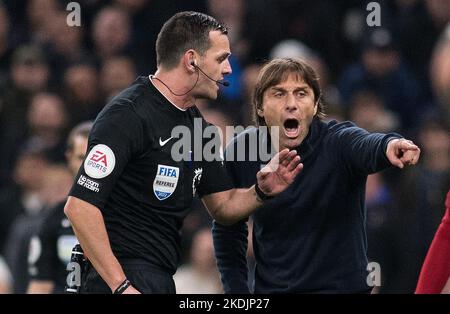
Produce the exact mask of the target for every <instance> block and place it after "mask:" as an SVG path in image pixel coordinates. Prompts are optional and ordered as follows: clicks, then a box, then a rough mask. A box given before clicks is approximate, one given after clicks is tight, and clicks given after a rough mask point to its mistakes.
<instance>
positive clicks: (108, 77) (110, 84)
mask: <svg viewBox="0 0 450 314" xmlns="http://www.w3.org/2000/svg"><path fill="white" fill-rule="evenodd" d="M135 79H136V69H135V67H134V64H133V61H132V60H131V59H130V58H128V57H119V56H117V57H112V58H109V59H106V60H105V61H104V62H103V65H102V69H101V72H100V85H101V90H102V94H103V95H104V97H105V101H106V102H107V101H109V99H111V98H112V97H114V96H115V95H116V94H118V93H119V91H121V90H123V89H124V88H126V87H128V86H129V85H130V84H131V83H133V81H134V80H135Z"/></svg>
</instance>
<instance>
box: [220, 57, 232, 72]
mask: <svg viewBox="0 0 450 314" xmlns="http://www.w3.org/2000/svg"><path fill="white" fill-rule="evenodd" d="M232 72H233V70H232V69H231V64H230V60H228V59H226V60H225V61H224V62H223V68H222V74H223V75H229V74H231V73H232Z"/></svg>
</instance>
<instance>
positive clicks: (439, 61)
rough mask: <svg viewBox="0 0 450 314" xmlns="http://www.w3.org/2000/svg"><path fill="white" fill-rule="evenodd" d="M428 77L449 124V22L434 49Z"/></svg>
mask: <svg viewBox="0 0 450 314" xmlns="http://www.w3.org/2000/svg"><path fill="white" fill-rule="evenodd" d="M430 76H431V81H432V84H433V90H434V92H435V95H436V100H437V102H438V105H439V107H440V108H441V111H442V113H443V114H444V116H445V117H446V120H447V123H450V22H449V23H448V26H447V28H446V30H445V31H444V32H443V34H442V37H441V39H440V41H439V42H438V43H437V45H436V47H435V50H434V53H433V57H432V59H431V75H430Z"/></svg>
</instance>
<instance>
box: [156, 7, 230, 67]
mask: <svg viewBox="0 0 450 314" xmlns="http://www.w3.org/2000/svg"><path fill="white" fill-rule="evenodd" d="M215 30H219V31H221V32H222V34H228V30H227V27H226V26H225V25H224V24H221V23H219V22H218V21H217V20H216V19H215V18H213V17H212V16H209V15H207V14H203V13H199V12H193V11H185V12H179V13H177V14H175V15H174V16H172V17H171V18H170V19H169V20H167V22H166V23H164V25H163V27H162V28H161V31H160V32H159V34H158V38H157V40H156V63H157V65H158V66H163V67H164V68H165V69H167V70H171V69H173V68H174V67H176V66H177V65H178V62H179V60H180V57H181V56H182V55H183V54H184V52H185V51H187V50H189V49H194V50H195V51H197V52H198V53H199V54H200V55H203V54H204V53H205V52H206V50H208V49H209V47H210V46H211V43H210V41H209V32H210V31H215Z"/></svg>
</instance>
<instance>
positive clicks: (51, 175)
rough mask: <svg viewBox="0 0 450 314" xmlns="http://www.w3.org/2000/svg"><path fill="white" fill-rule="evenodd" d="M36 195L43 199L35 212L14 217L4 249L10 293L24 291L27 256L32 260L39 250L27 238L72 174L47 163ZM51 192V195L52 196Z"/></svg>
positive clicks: (65, 189)
mask: <svg viewBox="0 0 450 314" xmlns="http://www.w3.org/2000/svg"><path fill="white" fill-rule="evenodd" d="M42 179H43V181H42V183H43V184H42V187H40V189H39V198H40V200H41V201H42V202H43V203H42V205H43V206H42V207H41V209H40V210H39V211H37V212H34V213H29V212H28V213H25V214H23V215H21V216H19V217H17V218H16V219H15V221H14V223H13V224H12V226H11V230H10V233H9V235H8V239H7V242H6V244H7V246H6V248H5V258H6V261H7V263H8V266H9V267H10V269H11V273H12V275H13V278H14V293H25V292H26V289H27V287H28V281H29V275H28V259H31V260H32V259H33V257H34V256H36V255H37V254H38V253H39V252H38V250H40V248H39V244H37V243H36V241H31V242H30V240H31V238H32V235H33V234H35V233H36V231H37V228H38V226H39V225H40V223H41V221H42V219H43V217H44V214H45V212H46V211H47V210H48V209H49V208H50V207H51V206H53V205H54V204H55V202H59V201H61V200H63V199H65V198H66V197H67V193H68V191H69V190H70V187H71V185H72V176H71V175H70V172H68V171H67V169H66V168H65V167H62V166H51V167H49V168H47V169H46V170H45V173H43V175H42ZM52 194H53V195H52Z"/></svg>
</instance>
